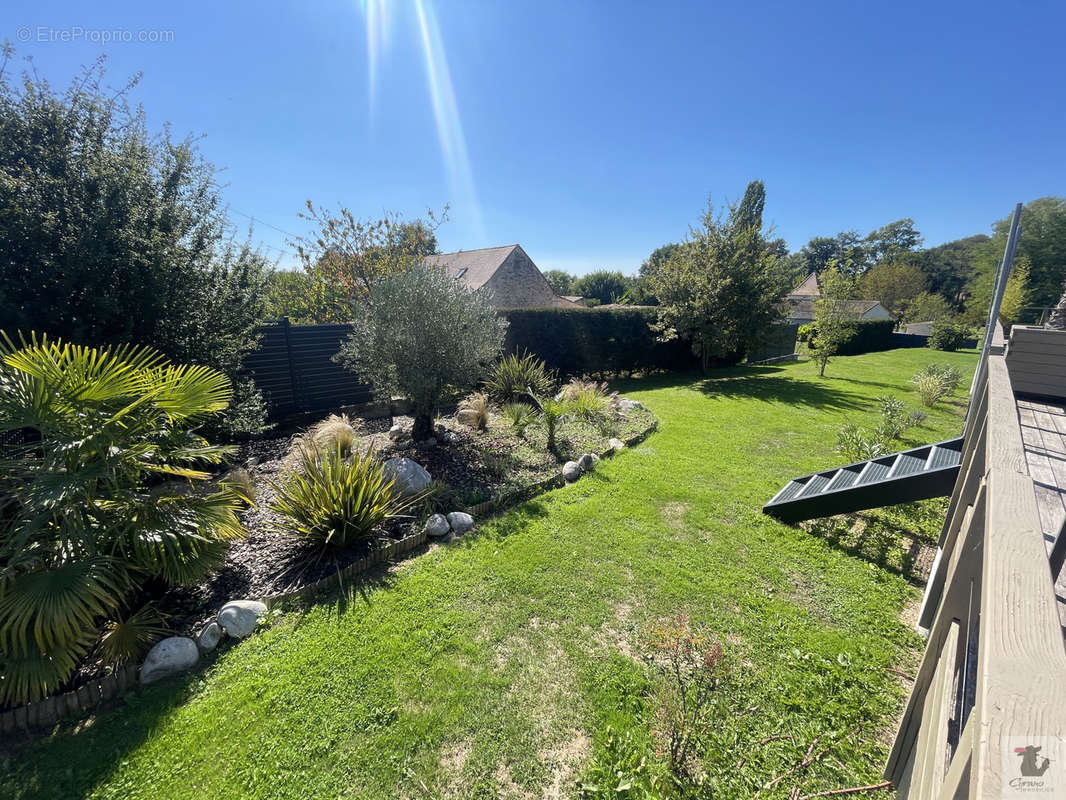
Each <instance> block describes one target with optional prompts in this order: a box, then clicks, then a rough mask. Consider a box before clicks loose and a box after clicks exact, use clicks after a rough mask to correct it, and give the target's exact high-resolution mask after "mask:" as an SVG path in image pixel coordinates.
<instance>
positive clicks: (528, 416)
mask: <svg viewBox="0 0 1066 800" xmlns="http://www.w3.org/2000/svg"><path fill="white" fill-rule="evenodd" d="M503 415H504V416H505V417H506V418H507V421H508V422H510V423H511V428H512V429H513V430H514V432H515V434H516V435H517V436H518V437H519V438H521V437H523V436H525V434H526V428H528V427H529V425H530V423H532V422H533V420H535V419H536V418H537V412H536V411H534V410H533V407H532V406H531V405H529V403H504V404H503Z"/></svg>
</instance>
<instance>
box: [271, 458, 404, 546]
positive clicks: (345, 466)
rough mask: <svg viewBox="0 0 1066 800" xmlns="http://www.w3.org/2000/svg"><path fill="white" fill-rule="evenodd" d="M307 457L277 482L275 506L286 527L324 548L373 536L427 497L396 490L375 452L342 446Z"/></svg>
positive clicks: (287, 530) (292, 533) (285, 529)
mask: <svg viewBox="0 0 1066 800" xmlns="http://www.w3.org/2000/svg"><path fill="white" fill-rule="evenodd" d="M301 461H302V463H301V464H300V466H299V468H297V469H295V470H293V471H292V472H290V473H289V474H288V475H287V476H285V477H284V478H283V479H282V480H281V481H280V482H278V483H276V484H274V485H273V488H274V491H275V498H274V501H273V502H272V503H271V505H270V508H271V509H272V510H273V511H275V512H276V513H278V514H280V515H281V517H282V521H281V522H280V523H278V525H277V527H278V528H279V529H280V530H282V531H284V532H285V533H287V534H289V535H291V536H296V537H299V538H301V539H305V540H307V541H310V542H314V543H317V544H319V545H321V546H322V548H323V549H326V548H344V547H348V546H349V545H352V544H355V543H356V542H360V541H364V540H366V539H369V538H370V537H371V536H372V535H373V533H374V531H375V530H376V529H377V528H379V527H380V526H381V525H383V524H385V523H386V522H388V521H389V520H390V519H395V518H396V517H399V516H403V515H404V513H405V512H406V511H407V510H408V509H410V508H411V507H412V506H414V505H416V504H417V503H420V502H422V500H423V499H424V498H423V496H422V495H421V494H417V495H408V496H406V497H405V496H402V495H400V493H399V492H396V491H395V490H394V488H393V481H392V480H391V479H389V478H387V477H386V476H385V472H384V469H383V467H382V465H381V464H380V463H378V462H376V461H375V460H374V454H373V453H372V452H368V453H366V454H364V455H354V456H352V457H351V458H345V457H344V455H343V454H342V452H341V451H340V449H339V448H334V449H333V450H326V451H322V452H317V453H315V452H309V451H304V453H303V454H302V457H301Z"/></svg>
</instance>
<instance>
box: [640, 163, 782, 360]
mask: <svg viewBox="0 0 1066 800" xmlns="http://www.w3.org/2000/svg"><path fill="white" fill-rule="evenodd" d="M765 197H766V190H765V187H764V186H763V183H762V181H752V182H751V183H750V184H748V187H747V190H746V191H745V195H744V199H743V200H742V201H741V202H740V203H734V204H731V205H730V206H729V209H728V212H727V213H726V215H725V216H724V217H723V215H722V214H721V213H716V211H715V209H714V206H713V205H711V204H708V206H707V210H706V211H705V212H704V214H703V216H702V218H701V220H700V226H699V227H694V228H693V229H692V230H691V232H690V235H689V239H688V240H687V241H686V242H684V243H683V244H682V245H681V246H680V247H678V249H677V250H675V251H674V252H673V253H672V254H671V255H670V256H669V257H668V258H667V260H666V261H665V262H664V263H662V264H661V266H660V267H659V269H658V270H657V271H656V272H655V274H654V276H653V277H652V289H653V290H654V292H655V295H656V296H657V297H658V298H659V302H660V307H659V322H658V325H659V330H661V332H662V334H663V337H664V338H673V337H681V338H684V339H688V340H690V341H691V342H692V347H693V352H694V353H696V355H698V356H699V357H700V362H701V365H702V367H703V368H704V369H705V370H706V369H708V368H709V367H710V365H711V363H712V361H713V360H714V359H722V358H736V357H737V354H742V353H744V352H745V351H746V350H747V349H748V348H750V347H752V346H753V345H755V344H756V343H758V342H759V341H761V340H762V339H763V338H764V337H765V336H766V334H767V329H768V327H769V326H770V325H771V324H773V323H774V322H777V321H778V320H780V318H781V316H782V310H781V306H780V301H781V300H782V299H783V298H784V295H785V292H786V291H787V290H788V285H787V275H786V274H785V273H784V272H783V271H782V269H781V268H780V265H779V264H778V260H777V259H776V258H775V257H774V256H773V255H772V254H771V253H770V252H769V251H768V249H767V247H766V239H765V236H764V235H763V231H762V208H763V204H764V203H765Z"/></svg>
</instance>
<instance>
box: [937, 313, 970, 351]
mask: <svg viewBox="0 0 1066 800" xmlns="http://www.w3.org/2000/svg"><path fill="white" fill-rule="evenodd" d="M969 338H970V329H969V327H968V326H966V325H963V324H962V323H960V322H952V321H950V320H941V321H940V322H934V323H933V332H932V333H931V334H930V336H929V347H931V348H933V349H934V350H943V351H944V352H945V353H954V352H955V351H956V350H958V349H959V348H960V347H962V346H963V345H964V344H965V343H966V340H967V339H969Z"/></svg>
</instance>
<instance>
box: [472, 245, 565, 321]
mask: <svg viewBox="0 0 1066 800" xmlns="http://www.w3.org/2000/svg"><path fill="white" fill-rule="evenodd" d="M484 288H485V289H488V290H489V291H491V292H492V304H493V305H494V306H496V307H497V308H575V307H576V306H577V304H576V303H572V302H570V301H569V300H567V299H565V298H563V297H559V296H558V295H557V294H556V293H555V292H554V291H552V287H551V286H550V285H548V281H546V280H545V279H544V276H543V275H541V273H540V270H539V269H537V265H536V264H534V263H533V259H531V258H530V257H529V256H527V255H526V254H525V252H524V251H523V250H522V248H521V247H516V248H515V249H514V251H513V252H512V253H511V255H509V256H508V257H507V260H506V261H504V262H503V264H501V265H500V268H499V269H498V270H496V273H495V274H494V275H493V276H492V277H491V278H489V280H488V281H486V283H485V286H484Z"/></svg>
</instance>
